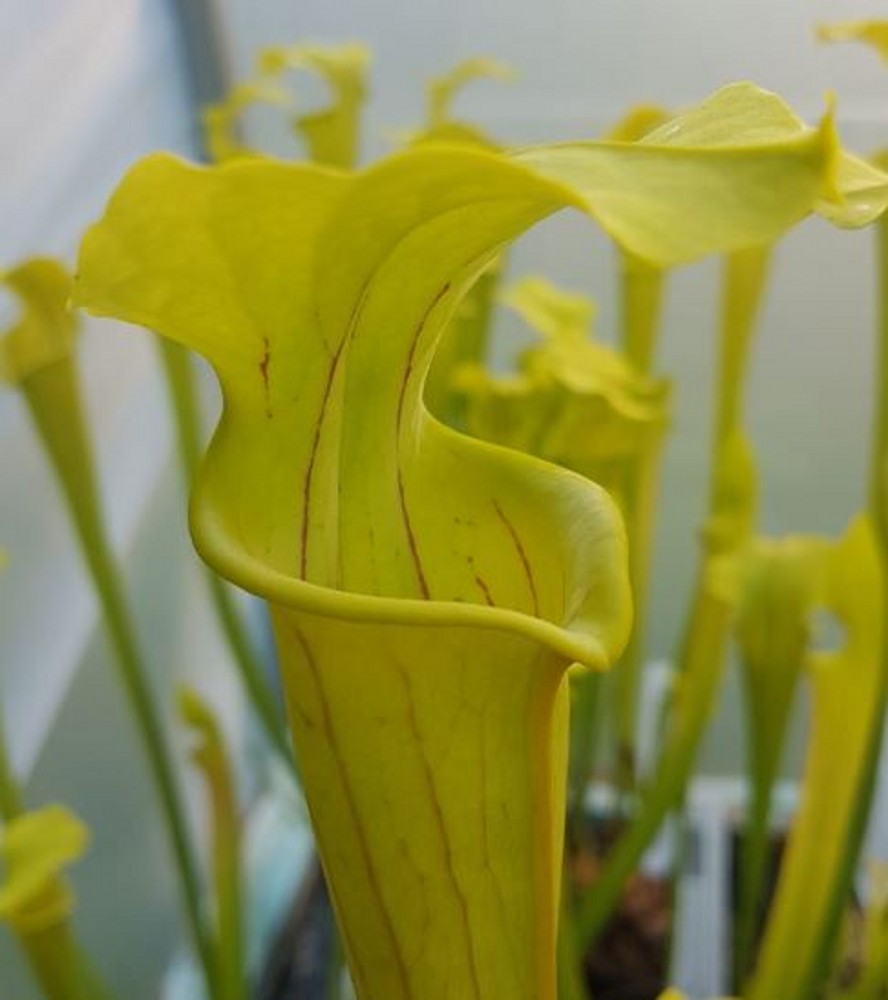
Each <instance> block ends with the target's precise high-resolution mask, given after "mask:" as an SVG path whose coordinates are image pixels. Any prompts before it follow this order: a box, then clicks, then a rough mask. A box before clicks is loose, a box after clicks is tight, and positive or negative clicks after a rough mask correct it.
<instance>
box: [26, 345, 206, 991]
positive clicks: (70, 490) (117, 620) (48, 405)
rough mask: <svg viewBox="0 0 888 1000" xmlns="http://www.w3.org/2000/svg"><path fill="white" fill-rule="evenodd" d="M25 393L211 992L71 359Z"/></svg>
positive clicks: (175, 809)
mask: <svg viewBox="0 0 888 1000" xmlns="http://www.w3.org/2000/svg"><path fill="white" fill-rule="evenodd" d="M21 388H22V391H23V393H24V396H25V400H26V402H27V404H28V407H29V409H30V412H31V415H32V417H33V420H34V424H35V426H36V428H37V430H38V432H39V434H40V437H41V439H42V441H43V444H44V447H45V449H46V453H47V455H48V456H49V458H50V460H51V462H52V464H53V466H54V468H55V471H56V473H57V475H58V479H59V483H60V485H61V487H62V490H63V493H64V495H65V497H66V499H67V501H68V508H69V511H70V514H71V517H72V520H73V522H74V527H75V530H76V532H77V535H78V538H79V541H80V544H81V547H82V550H83V554H84V557H85V559H86V563H87V566H88V568H89V571H90V574H91V576H92V578H93V582H94V584H95V587H96V592H97V594H98V596H99V600H100V602H101V606H102V609H103V612H104V615H105V624H106V628H107V630H108V635H109V638H110V640H111V643H112V647H113V649H114V653H115V657H116V663H117V667H118V672H119V676H120V681H121V683H122V685H123V688H124V691H125V693H126V697H127V700H128V702H129V705H130V709H131V711H132V713H133V716H134V718H135V720H136V724H137V728H138V732H139V735H140V737H141V741H142V744H143V748H144V750H145V753H146V756H147V760H148V765H149V767H150V770H151V774H152V777H153V779H154V783H155V786H156V788H157V792H158V795H159V798H160V804H161V809H162V812H163V816H164V819H165V821H166V825H167V831H168V835H169V838H170V843H171V846H172V850H173V857H174V860H175V863H176V867H177V870H178V873H179V881H180V885H181V890H182V893H183V897H184V902H185V909H186V914H187V917H188V922H189V925H190V929H191V933H192V937H193V940H194V944H195V946H196V948H197V952H198V956H199V959H200V962H201V964H202V966H203V969H204V973H205V975H206V977H207V982H208V983H209V984H212V982H213V980H212V956H211V950H210V947H209V942H208V940H207V937H206V933H205V930H204V926H203V919H202V915H201V905H200V880H199V877H198V869H197V865H196V862H195V860H194V857H193V854H192V848H191V844H190V838H189V834H188V829H187V824H186V821H185V813H184V809H183V807H182V803H181V799H180V793H179V789H178V787H177V784H176V779H175V776H174V772H173V765H172V760H171V757H170V754H169V751H168V748H167V746H166V742H165V739H164V735H163V728H162V724H161V721H160V716H159V713H158V710H157V707H156V705H155V703H154V700H153V698H152V695H151V691H150V688H149V685H148V682H147V671H146V668H145V665H144V664H143V662H142V659H141V655H140V653H139V650H138V647H137V643H136V638H135V629H134V626H133V623H132V620H131V618H130V615H129V611H128V608H127V605H126V602H125V599H124V592H123V587H122V585H121V582H120V579H119V577H118V573H117V568H116V565H115V563H114V559H113V556H112V554H111V549H110V546H109V543H108V539H107V536H106V534H105V530H104V525H103V522H102V517H101V509H100V505H99V499H98V491H97V488H96V481H95V473H94V465H93V460H92V453H91V448H90V445H89V438H88V435H87V431H86V423H85V420H84V417H83V412H82V408H81V402H80V393H79V388H78V385H77V376H76V372H75V368H74V361H73V358H72V357H67V358H65V359H63V360H61V361H57V362H55V363H54V364H52V365H49V366H48V367H45V368H42V369H40V370H39V371H37V372H35V373H33V374H32V375H31V376H30V377H28V378H26V379H24V380H23V381H22V383H21Z"/></svg>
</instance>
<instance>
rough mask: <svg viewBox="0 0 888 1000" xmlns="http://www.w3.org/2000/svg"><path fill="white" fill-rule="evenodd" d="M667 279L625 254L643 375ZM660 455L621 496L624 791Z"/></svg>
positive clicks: (650, 453)
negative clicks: (627, 591) (626, 594)
mask: <svg viewBox="0 0 888 1000" xmlns="http://www.w3.org/2000/svg"><path fill="white" fill-rule="evenodd" d="M663 277H664V276H663V272H662V271H660V270H657V269H656V268H653V267H650V266H649V265H647V264H645V263H643V262H642V261H638V260H635V259H634V258H631V257H629V256H628V255H625V254H624V255H623V267H622V272H621V285H622V287H621V291H622V307H623V343H622V350H623V354H624V356H625V357H626V359H627V360H628V361H629V362H630V363H631V364H632V365H633V366H634V367H635V368H636V369H637V370H638V371H639V372H641V373H643V374H649V373H650V371H651V368H652V365H653V359H654V352H655V348H656V343H657V336H658V333H659V329H660V320H661V316H662V302H663ZM660 456H661V449H660V442H659V441H658V442H656V443H652V444H651V445H650V446H648V447H646V448H644V450H643V451H642V452H641V454H640V455H638V457H637V458H636V459H635V460H634V461H633V462H632V464H631V467H630V468H629V469H628V471H627V476H626V486H625V490H624V495H623V507H624V510H623V514H624V517H625V519H626V527H627V531H628V534H629V540H630V546H629V581H630V585H631V588H632V601H633V606H634V609H635V617H634V619H633V623H632V632H631V634H630V636H629V643H628V645H627V647H626V650H625V652H624V653H623V656H622V657H621V659H620V664H619V667H618V668H617V669H616V670H615V671H614V684H615V688H616V702H617V705H616V709H617V720H616V739H617V753H616V765H617V787H618V788H621V789H624V790H628V789H631V788H633V787H634V784H635V777H636V774H635V771H636V767H637V753H636V747H635V741H636V730H637V716H638V685H639V679H640V676H641V671H642V668H643V666H644V653H645V633H646V624H647V608H648V592H649V586H650V573H651V556H652V549H653V540H654V526H655V519H656V510H657V494H658V489H659V483H660Z"/></svg>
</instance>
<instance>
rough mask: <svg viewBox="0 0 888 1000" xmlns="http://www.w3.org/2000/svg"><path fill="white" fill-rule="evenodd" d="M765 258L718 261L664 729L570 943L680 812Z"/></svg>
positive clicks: (730, 515) (718, 603)
mask: <svg viewBox="0 0 888 1000" xmlns="http://www.w3.org/2000/svg"><path fill="white" fill-rule="evenodd" d="M766 264H767V250H766V249H757V250H751V251H741V252H738V253H734V254H731V255H730V256H729V257H728V258H727V259H726V269H725V284H724V293H723V302H722V314H721V323H720V357H719V373H718V379H717V403H716V410H715V428H714V435H713V437H714V444H713V461H712V466H711V470H710V491H709V492H710V513H709V518H708V520H707V526H708V527H709V531H708V532H707V533H706V536H705V539H704V545H703V549H702V552H701V557H700V566H699V569H698V572H697V582H696V586H695V591H694V596H693V599H692V604H691V612H690V615H689V618H688V624H687V626H686V628H685V634H684V640H683V643H682V648H681V652H680V655H679V657H678V671H677V689H676V692H675V694H674V701H673V706H672V711H671V718H670V723H669V729H668V732H667V735H666V739H665V743H664V746H663V748H662V750H661V752H660V756H659V761H658V764H657V768H656V770H655V771H654V773H653V775H652V776H651V779H650V782H649V783H648V784H647V786H646V787H645V789H644V792H643V793H642V795H641V798H640V802H639V805H638V811H637V812H636V814H635V816H634V818H633V819H632V821H631V823H630V825H629V827H628V829H627V830H626V832H625V833H624V834H623V836H622V837H621V838H620V840H619V841H618V843H617V845H616V848H615V849H614V852H613V853H612V855H611V856H610V858H609V859H608V861H607V863H606V865H605V867H604V870H603V872H602V874H601V877H600V878H599V880H598V881H597V882H596V883H595V885H594V886H593V887H592V888H591V890H590V891H589V892H587V893H586V894H585V896H584V897H583V898H582V899H581V900H580V902H579V905H578V909H577V915H576V920H577V923H576V926H577V933H578V935H579V940H581V941H584V942H586V943H587V945H591V944H592V943H593V942H594V941H595V939H596V938H597V936H598V935H599V933H600V932H601V930H602V929H603V928H604V925H605V924H606V922H607V920H608V919H609V918H610V916H611V914H612V913H613V911H614V909H615V907H616V906H617V904H618V902H619V899H620V895H621V893H622V891H623V887H624V886H625V884H626V881H627V880H628V879H629V877H630V876H631V875H632V873H633V872H634V871H635V870H636V869H637V867H638V864H639V862H640V861H641V858H642V855H643V854H644V852H645V850H646V849H647V847H648V846H649V844H650V843H651V841H652V840H653V838H654V837H655V836H656V834H657V831H658V830H659V829H660V826H661V825H662V823H663V821H664V820H665V819H666V817H667V816H668V815H669V813H670V812H672V811H673V810H675V809H677V808H679V807H680V805H681V801H682V797H683V793H684V790H685V788H686V786H687V782H688V780H689V778H690V774H691V771H692V769H693V765H694V760H695V758H696V755H697V748H698V747H699V744H700V740H701V739H702V736H703V733H704V731H705V729H706V724H707V722H708V721H709V717H710V715H711V713H712V707H713V703H714V701H715V696H716V693H717V691H718V687H719V683H720V681H721V676H722V666H723V664H724V661H725V656H726V652H727V644H728V634H729V627H730V622H731V618H732V610H731V608H730V606H729V603H728V602H727V601H726V600H725V599H723V597H722V596H720V595H719V594H718V593H717V592H715V590H714V589H713V588H712V587H711V586H710V571H711V567H712V562H713V559H714V558H715V557H717V556H719V555H722V554H724V553H725V552H726V551H730V549H731V548H733V547H734V546H736V545H738V544H742V543H743V541H745V531H746V530H748V524H749V523H750V522H751V520H752V511H751V509H750V508H751V507H752V497H750V496H747V495H744V494H743V493H742V491H741V492H739V493H738V491H737V489H736V488H735V485H736V484H735V483H734V482H733V481H732V479H731V478H730V473H732V472H734V471H736V470H735V468H734V462H733V461H732V460H733V459H736V458H737V456H735V455H734V454H733V448H734V445H735V443H736V440H737V435H738V433H739V430H740V426H741V402H742V385H743V381H744V378H745V372H746V360H747V356H748V352H749V347H750V345H751V340H752V332H753V329H754V323H755V317H756V313H757V309H758V305H759V302H760V300H761V296H762V293H763V291H764V278H765V272H766Z"/></svg>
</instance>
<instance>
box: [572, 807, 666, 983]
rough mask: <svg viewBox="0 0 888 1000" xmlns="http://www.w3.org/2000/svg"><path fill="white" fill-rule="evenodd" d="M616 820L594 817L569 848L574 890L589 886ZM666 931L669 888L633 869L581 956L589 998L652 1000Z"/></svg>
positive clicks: (662, 977) (661, 975) (662, 972)
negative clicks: (611, 910) (595, 938)
mask: <svg viewBox="0 0 888 1000" xmlns="http://www.w3.org/2000/svg"><path fill="white" fill-rule="evenodd" d="M622 825H623V824H622V822H621V821H617V820H604V819H596V820H594V821H593V822H592V823H591V824H590V825H589V826H588V827H587V828H586V830H585V831H584V835H583V839H582V842H581V843H580V844H579V845H574V846H573V848H572V849H571V877H572V879H573V881H574V884H575V885H576V887H577V888H578V889H587V888H589V887H590V886H592V885H594V884H595V880H596V879H597V877H598V875H599V872H600V870H601V867H602V864H603V860H604V858H606V857H607V854H608V852H609V851H610V849H611V847H612V845H613V843H614V842H615V840H616V838H617V837H618V836H619V833H620V830H621V828H622ZM671 930H672V886H671V883H670V882H669V881H668V880H666V879H662V878H655V877H652V876H650V875H646V874H644V873H642V872H638V873H636V874H635V875H633V876H632V878H631V879H630V880H629V882H628V884H627V886H626V888H625V890H624V892H623V898H622V900H621V902H620V905H619V908H618V909H617V911H616V913H615V914H614V915H613V917H612V918H611V919H610V921H609V922H608V924H607V925H606V927H605V928H604V930H603V932H602V934H601V935H600V937H599V939H598V941H597V942H596V944H595V945H594V946H593V947H592V948H591V949H590V950H589V952H588V953H587V954H586V956H585V958H584V962H583V965H584V972H585V978H586V984H587V986H588V988H589V991H590V993H591V995H592V996H594V997H595V1000H657V997H659V996H660V994H661V992H662V991H663V990H664V989H665V987H666V985H667V982H666V979H667V973H668V965H669V938H670V934H671Z"/></svg>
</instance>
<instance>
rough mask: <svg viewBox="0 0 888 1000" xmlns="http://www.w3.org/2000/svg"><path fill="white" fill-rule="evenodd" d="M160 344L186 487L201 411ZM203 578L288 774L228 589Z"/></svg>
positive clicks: (273, 716) (284, 749) (286, 755)
mask: <svg viewBox="0 0 888 1000" xmlns="http://www.w3.org/2000/svg"><path fill="white" fill-rule="evenodd" d="M158 342H159V346H160V355H161V359H162V361H163V367H164V371H165V373H166V379H167V385H168V388H169V399H170V404H171V406H172V410H173V416H174V418H175V424H176V437H177V441H178V448H179V458H180V462H181V466H182V474H183V476H184V478H185V482H186V483H187V484H190V483H191V480H192V477H193V475H194V471H195V469H196V468H197V464H198V461H199V459H200V455H201V451H202V441H201V432H200V426H201V424H200V407H199V405H198V399H197V392H196V389H195V384H194V371H193V368H192V365H191V358H190V356H189V354H188V352H187V351H186V350H185V349H184V348H183V347H182V346H181V345H179V344H176V343H173V342H172V341H169V340H166V339H165V338H158ZM205 576H206V581H207V585H208V586H209V590H210V597H211V598H212V601H213V607H214V608H215V611H216V616H217V618H218V619H219V623H220V625H221V626H222V632H223V634H224V635H225V638H226V640H227V642H228V646H229V648H230V650H231V653H232V656H233V657H234V662H235V664H236V666H237V669H238V672H239V674H240V678H241V683H242V684H243V686H244V689H245V691H246V692H247V697H248V699H249V702H250V704H251V705H252V706H253V710H254V711H255V713H256V715H257V717H258V718H259V721H260V722H261V724H262V728H263V730H264V731H265V735H266V737H267V739H268V741H269V742H270V744H271V746H272V747H273V748H274V749H275V751H276V752H277V753H278V755H279V756H280V757H281V759H282V760H283V761H285V762H286V763H287V765H288V766H289V767H290V768H291V770H292V769H294V767H295V765H294V761H293V752H292V750H291V748H290V742H289V739H288V738H287V733H286V729H285V727H284V720H283V716H282V713H281V711H280V709H279V708H278V706H277V704H276V702H275V699H274V696H273V694H272V692H271V690H270V688H269V686H268V684H267V682H266V681H265V678H264V676H263V671H262V664H261V663H260V662H259V660H258V659H257V657H256V655H255V653H254V652H253V649H252V647H251V645H250V641H249V639H248V638H247V634H246V631H245V629H244V626H243V622H242V621H241V618H240V616H239V614H238V612H237V608H236V607H235V605H234V600H233V598H232V593H231V590H230V589H229V588H228V587H227V585H226V584H225V583H224V582H223V580H222V579H221V578H220V577H219V576H217V575H216V574H215V573H213V572H212V571H211V570H206V571H205Z"/></svg>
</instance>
